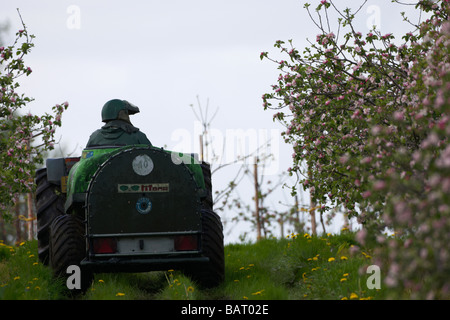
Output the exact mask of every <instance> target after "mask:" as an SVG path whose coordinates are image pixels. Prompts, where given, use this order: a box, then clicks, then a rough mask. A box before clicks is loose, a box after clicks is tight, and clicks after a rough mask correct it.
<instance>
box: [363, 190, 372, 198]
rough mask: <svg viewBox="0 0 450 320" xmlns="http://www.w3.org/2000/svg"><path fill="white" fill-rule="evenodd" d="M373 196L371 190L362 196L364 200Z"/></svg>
mask: <svg viewBox="0 0 450 320" xmlns="http://www.w3.org/2000/svg"><path fill="white" fill-rule="evenodd" d="M371 195H372V192H370V191H369V190H367V191H364V192H363V193H362V194H361V196H362V197H363V198H364V199H366V198H368V197H370V196H371Z"/></svg>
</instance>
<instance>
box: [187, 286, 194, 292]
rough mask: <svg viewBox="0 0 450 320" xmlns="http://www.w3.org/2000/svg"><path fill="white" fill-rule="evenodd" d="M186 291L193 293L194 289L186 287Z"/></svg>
mask: <svg viewBox="0 0 450 320" xmlns="http://www.w3.org/2000/svg"><path fill="white" fill-rule="evenodd" d="M186 291H187V292H194V288H193V287H191V286H189V287H187V289H186Z"/></svg>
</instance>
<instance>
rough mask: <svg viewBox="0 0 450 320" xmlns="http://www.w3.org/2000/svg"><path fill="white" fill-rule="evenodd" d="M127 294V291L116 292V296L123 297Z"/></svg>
mask: <svg viewBox="0 0 450 320" xmlns="http://www.w3.org/2000/svg"><path fill="white" fill-rule="evenodd" d="M124 295H125V293H122V292H117V293H116V297H123V296H124Z"/></svg>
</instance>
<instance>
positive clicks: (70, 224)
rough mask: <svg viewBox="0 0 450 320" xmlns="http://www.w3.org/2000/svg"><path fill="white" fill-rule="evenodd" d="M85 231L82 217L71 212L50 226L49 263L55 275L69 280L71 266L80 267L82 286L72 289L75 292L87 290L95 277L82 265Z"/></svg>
mask: <svg viewBox="0 0 450 320" xmlns="http://www.w3.org/2000/svg"><path fill="white" fill-rule="evenodd" d="M84 233H85V232H84V225H83V222H82V221H81V219H80V218H79V217H77V216H75V215H70V214H69V215H63V216H59V217H57V218H56V219H55V220H53V223H52V224H51V227H50V252H49V253H50V257H49V264H50V267H51V268H52V270H53V272H54V274H55V276H57V277H61V278H63V279H66V280H67V278H68V277H69V276H70V275H69V274H67V272H68V267H69V266H78V267H79V268H80V269H79V270H80V277H81V278H80V279H79V280H80V281H79V284H80V286H79V288H75V289H72V290H71V293H73V294H78V293H82V292H85V291H86V290H87V289H88V288H89V286H90V285H91V282H92V279H93V275H92V272H90V271H89V270H86V269H83V268H81V266H80V262H81V260H83V259H84V257H85V256H86V240H85V237H84ZM66 282H67V281H66Z"/></svg>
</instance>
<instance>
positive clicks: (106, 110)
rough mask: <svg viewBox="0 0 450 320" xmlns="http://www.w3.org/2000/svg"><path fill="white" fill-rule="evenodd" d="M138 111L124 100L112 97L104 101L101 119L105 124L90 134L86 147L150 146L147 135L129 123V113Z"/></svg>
mask: <svg viewBox="0 0 450 320" xmlns="http://www.w3.org/2000/svg"><path fill="white" fill-rule="evenodd" d="M138 112H139V108H138V107H136V106H134V105H132V104H131V103H129V102H128V101H125V100H119V99H114V100H110V101H108V102H106V103H105V105H104V106H103V108H102V121H103V122H105V123H106V124H105V125H104V126H103V127H101V129H98V130H96V131H95V132H94V133H92V134H91V136H90V137H89V141H88V143H87V146H86V147H98V146H125V145H130V144H146V145H150V146H151V145H152V144H151V142H150V141H149V140H148V139H147V136H146V135H145V134H144V133H143V132H141V131H139V129H138V128H136V127H134V126H133V125H132V124H131V121H130V114H136V113H138Z"/></svg>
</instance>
